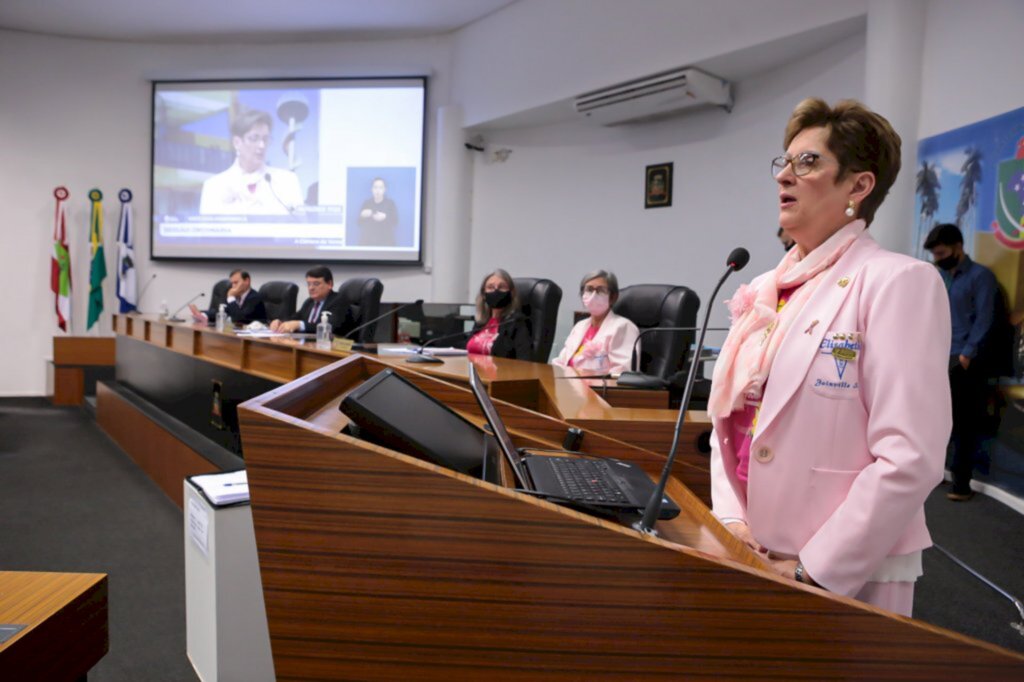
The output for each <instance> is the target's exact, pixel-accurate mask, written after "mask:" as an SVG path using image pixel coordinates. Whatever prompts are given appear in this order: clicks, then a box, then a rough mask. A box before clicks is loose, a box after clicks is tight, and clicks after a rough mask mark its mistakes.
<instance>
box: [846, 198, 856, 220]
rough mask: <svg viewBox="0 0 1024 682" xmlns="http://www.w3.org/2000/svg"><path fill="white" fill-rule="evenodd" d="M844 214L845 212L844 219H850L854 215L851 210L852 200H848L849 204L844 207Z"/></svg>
mask: <svg viewBox="0 0 1024 682" xmlns="http://www.w3.org/2000/svg"><path fill="white" fill-rule="evenodd" d="M845 212H846V217H847V218H852V217H853V214H854V213H856V211H855V210H854V209H853V199H850V203H849V205H848V206H847V207H846V211H845Z"/></svg>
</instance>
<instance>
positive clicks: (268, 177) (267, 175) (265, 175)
mask: <svg viewBox="0 0 1024 682" xmlns="http://www.w3.org/2000/svg"><path fill="white" fill-rule="evenodd" d="M263 179H264V180H266V181H267V182H268V183H269V182H270V173H264V175H263Z"/></svg>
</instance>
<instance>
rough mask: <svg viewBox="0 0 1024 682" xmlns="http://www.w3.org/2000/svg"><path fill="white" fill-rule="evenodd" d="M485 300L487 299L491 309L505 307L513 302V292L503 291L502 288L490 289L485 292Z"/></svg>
mask: <svg viewBox="0 0 1024 682" xmlns="http://www.w3.org/2000/svg"><path fill="white" fill-rule="evenodd" d="M484 300H485V301H487V305H488V306H489V307H490V308H491V310H494V309H495V308H504V307H505V306H507V305H508V304H509V303H511V302H512V292H511V291H501V290H500V289H496V290H494V291H488V292H487V293H486V294H484Z"/></svg>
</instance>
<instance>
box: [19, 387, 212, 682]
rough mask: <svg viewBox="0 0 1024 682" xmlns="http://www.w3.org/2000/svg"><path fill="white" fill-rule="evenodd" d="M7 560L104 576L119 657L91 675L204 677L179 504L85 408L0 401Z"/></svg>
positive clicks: (102, 679)
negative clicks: (189, 649)
mask: <svg viewBox="0 0 1024 682" xmlns="http://www.w3.org/2000/svg"><path fill="white" fill-rule="evenodd" d="M0 472H2V473H0V499H2V500H3V501H4V506H5V508H6V513H5V515H4V519H3V522H2V523H0V567H2V568H3V569H4V570H14V571H69V572H81V573H107V574H109V587H110V652H109V653H108V654H107V655H106V656H105V657H104V658H103V659H102V660H101V661H100V662H99V663H98V664H97V665H96V667H95V668H93V670H92V671H91V672H90V673H89V680H90V682H115V681H116V682H121V681H124V682H140V681H143V680H145V681H147V682H161V681H164V680H166V681H168V682H171V681H173V682H183V681H190V682H191V681H193V680H197V679H198V677H197V676H196V674H195V672H194V671H193V670H192V665H191V663H189V661H188V658H187V657H186V655H185V570H184V542H183V539H182V537H183V536H182V514H181V510H180V509H178V507H177V506H175V504H174V503H173V502H171V501H170V500H169V499H168V498H167V497H166V496H165V495H164V494H163V493H162V492H161V491H160V490H159V489H158V488H157V487H156V486H155V485H154V484H153V483H152V482H151V481H150V480H149V478H148V477H146V475H145V474H143V473H142V472H141V471H140V470H139V468H138V467H137V466H135V464H134V463H133V462H132V461H131V460H130V459H129V458H128V457H127V455H125V454H124V452H122V451H121V449H120V448H118V447H117V446H116V445H115V444H114V443H113V441H111V440H110V439H109V438H107V436H106V435H105V434H104V433H103V432H102V431H100V429H99V428H98V427H97V426H96V424H95V422H94V421H93V419H92V417H91V416H89V415H88V414H87V413H86V412H85V411H84V410H81V409H77V408H55V407H51V406H50V405H49V403H48V402H47V401H44V400H42V399H37V400H32V399H3V400H0Z"/></svg>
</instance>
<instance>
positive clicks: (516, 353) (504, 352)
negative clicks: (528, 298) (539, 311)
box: [461, 313, 533, 360]
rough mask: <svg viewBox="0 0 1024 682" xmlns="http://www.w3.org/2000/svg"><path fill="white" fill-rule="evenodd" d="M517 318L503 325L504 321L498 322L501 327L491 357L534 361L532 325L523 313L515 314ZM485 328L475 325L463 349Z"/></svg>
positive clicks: (492, 347) (465, 340) (464, 342)
mask: <svg viewBox="0 0 1024 682" xmlns="http://www.w3.org/2000/svg"><path fill="white" fill-rule="evenodd" d="M515 316H516V319H515V321H512V322H505V323H504V324H502V322H503V321H502V320H499V321H498V323H499V324H501V326H500V327H498V335H497V336H496V337H495V339H494V345H493V346H491V356H492V357H495V358H510V359H512V360H532V359H533V343H532V338H533V336H532V335H531V334H530V323H529V322H528V321H527V319H526V317H525V316H524V315H523V314H522V313H515ZM506 319H508V318H506ZM484 326H485V325H482V324H476V325H474V327H473V331H472V332H470V334H469V336H467V337H466V338H465V339H464V340H463V341H462V342H461V347H462V348H465V347H466V345H467V344H468V343H469V339H470V338H472V337H473V335H474V334H476V333H477V332H478V331H480V330H481V329H483V328H484Z"/></svg>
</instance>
